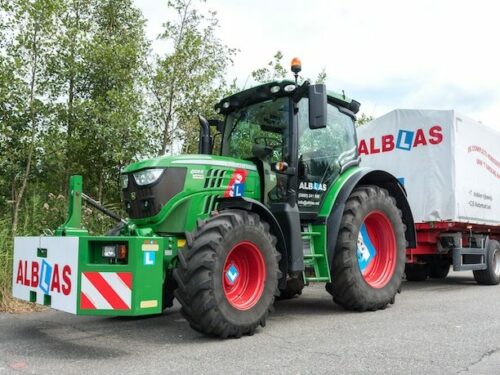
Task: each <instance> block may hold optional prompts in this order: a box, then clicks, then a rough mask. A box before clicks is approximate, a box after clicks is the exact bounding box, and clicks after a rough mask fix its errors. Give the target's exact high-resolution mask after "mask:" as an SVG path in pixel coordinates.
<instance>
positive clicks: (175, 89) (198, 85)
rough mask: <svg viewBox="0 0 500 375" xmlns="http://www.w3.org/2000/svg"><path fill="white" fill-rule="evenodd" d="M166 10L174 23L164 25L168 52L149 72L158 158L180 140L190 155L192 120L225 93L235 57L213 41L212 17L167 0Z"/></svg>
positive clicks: (185, 0)
mask: <svg viewBox="0 0 500 375" xmlns="http://www.w3.org/2000/svg"><path fill="white" fill-rule="evenodd" d="M168 6H169V8H170V9H172V10H174V11H175V14H176V19H175V20H173V21H170V20H169V21H167V22H165V24H164V25H163V26H164V32H163V33H162V34H161V35H160V38H161V39H162V40H163V41H165V42H167V43H171V44H172V46H173V47H172V50H171V51H170V52H169V53H167V54H166V55H164V56H158V57H156V59H155V61H154V63H153V64H152V66H151V67H150V78H151V81H150V89H151V93H152V97H153V100H152V101H151V107H150V118H151V122H152V124H153V125H154V126H155V128H156V129H157V133H158V139H159V142H158V149H159V153H160V154H162V155H163V154H166V153H167V152H171V153H172V152H173V151H174V150H173V149H174V148H175V147H174V146H175V145H176V144H181V143H182V142H183V141H184V145H183V149H184V151H186V152H193V151H195V148H196V142H195V139H196V138H197V136H196V134H197V131H198V124H197V120H196V115H197V114H201V113H203V114H204V115H207V116H211V115H213V114H214V113H213V105H214V104H215V102H216V101H217V100H218V99H220V97H221V96H223V95H224V94H225V93H226V91H227V89H226V80H225V78H224V75H225V71H226V68H227V67H228V66H229V65H230V64H232V57H233V56H234V54H235V52H236V50H235V49H232V48H229V47H228V46H226V45H225V44H223V43H222V42H221V40H220V39H219V38H218V37H217V36H216V30H217V27H218V20H217V18H216V13H215V12H212V11H209V12H208V14H206V15H205V14H201V13H200V12H199V11H198V10H197V9H196V8H195V7H194V6H193V4H192V1H191V0H171V1H169V2H168Z"/></svg>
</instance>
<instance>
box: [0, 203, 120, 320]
mask: <svg viewBox="0 0 500 375" xmlns="http://www.w3.org/2000/svg"><path fill="white" fill-rule="evenodd" d="M106 207H107V208H109V209H111V210H114V211H119V210H120V205H119V204H110V205H106ZM66 212H67V203H66V199H65V198H64V197H63V196H61V195H58V196H55V195H53V194H48V196H47V197H46V198H43V199H42V198H41V196H40V195H39V194H37V193H35V194H32V195H31V196H30V199H28V200H27V202H26V204H25V206H24V207H23V210H22V212H21V215H20V220H19V232H18V236H33V235H35V236H37V235H41V234H46V235H50V231H48V230H47V228H50V229H51V230H54V229H56V228H57V227H58V226H59V225H60V224H61V223H63V222H64V221H65V218H66ZM82 221H83V225H84V226H85V227H86V228H88V230H89V233H90V234H102V233H105V232H106V231H107V230H108V229H110V228H112V227H113V226H114V225H115V223H114V222H113V221H112V220H111V219H109V218H108V217H107V216H105V215H102V214H101V213H98V212H96V210H93V209H90V208H88V207H85V208H84V209H83V210H82ZM11 232H12V230H11V218H10V216H9V215H5V216H4V217H0V312H2V311H3V312H14V313H17V312H25V311H40V310H43V307H42V308H41V307H40V306H38V305H35V304H32V303H27V302H22V301H20V300H17V299H15V298H13V297H12V287H11V284H12V262H13V251H14V241H13V238H12V235H11Z"/></svg>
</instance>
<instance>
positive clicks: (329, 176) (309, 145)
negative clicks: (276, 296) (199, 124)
mask: <svg viewBox="0 0 500 375" xmlns="http://www.w3.org/2000/svg"><path fill="white" fill-rule="evenodd" d="M216 109H217V111H218V112H219V113H221V114H222V115H224V123H223V126H221V125H222V124H219V130H221V133H222V134H221V135H222V136H221V145H220V154H221V155H222V156H228V157H231V158H236V159H245V160H249V161H252V162H254V163H255V164H256V165H257V167H258V170H259V174H260V177H261V197H262V201H263V202H264V203H265V204H266V205H267V206H272V205H273V203H278V202H289V203H291V204H292V205H293V206H294V205H295V204H297V206H298V209H299V211H300V212H301V214H302V217H311V218H312V217H314V216H315V214H317V212H318V210H319V207H320V205H321V202H322V199H323V196H324V193H325V192H326V191H327V190H328V188H329V187H330V186H331V184H332V182H333V181H334V180H335V179H336V178H337V177H338V176H339V175H340V173H341V172H342V171H343V170H345V169H346V168H347V167H349V166H352V165H357V164H359V158H358V153H357V148H356V132H355V126H354V121H355V113H356V112H357V111H358V109H359V103H357V102H356V101H354V100H351V99H349V98H347V97H345V96H343V95H337V94H335V93H332V92H328V93H327V92H326V89H325V86H324V85H310V84H309V82H307V81H306V82H305V83H304V84H302V85H300V86H299V85H297V84H296V83H294V82H293V81H281V82H270V83H266V84H263V85H260V86H257V87H254V88H251V89H248V90H245V91H243V92H240V93H238V94H235V95H233V96H230V97H228V98H225V99H223V100H221V101H220V102H219V103H218V104H217V105H216ZM212 123H215V122H214V121H212Z"/></svg>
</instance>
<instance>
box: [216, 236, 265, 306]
mask: <svg viewBox="0 0 500 375" xmlns="http://www.w3.org/2000/svg"><path fill="white" fill-rule="evenodd" d="M222 277H223V288H224V294H225V296H226V298H227V300H228V302H229V303H230V304H231V306H233V307H234V308H236V309H237V310H248V309H250V308H252V307H253V306H255V304H256V303H257V302H259V300H260V298H261V296H262V294H263V292H264V284H265V280H266V266H265V262H264V257H263V255H262V253H261V251H260V250H259V248H258V247H257V245H255V244H254V243H253V242H250V241H242V242H239V243H237V244H236V245H235V246H234V247H233V248H232V249H231V251H230V252H229V254H228V255H227V258H226V261H225V264H224V269H223V275H222Z"/></svg>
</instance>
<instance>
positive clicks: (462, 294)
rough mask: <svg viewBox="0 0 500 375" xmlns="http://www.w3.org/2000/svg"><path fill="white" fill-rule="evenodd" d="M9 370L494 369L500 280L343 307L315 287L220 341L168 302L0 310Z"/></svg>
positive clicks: (418, 288) (498, 352)
mask: <svg viewBox="0 0 500 375" xmlns="http://www.w3.org/2000/svg"><path fill="white" fill-rule="evenodd" d="M11 373H12V374H16V373H29V374H31V373H33V374H90V373H92V374H159V373H162V374H168V373H184V374H198V373H218V374H219V373H222V374H239V373H251V374H261V373H286V374H325V373H336V374H343V373H347V374H350V373H370V374H378V373H380V374H457V373H458V374H468V373H470V374H488V375H492V374H500V286H493V287H491V286H478V285H477V284H476V283H475V282H474V280H473V278H472V274H471V273H452V274H451V276H449V277H448V278H447V279H446V280H440V281H427V282H425V283H410V282H405V283H404V284H403V293H402V294H400V295H398V297H397V300H396V304H395V305H393V306H390V307H389V308H387V309H386V310H383V311H377V312H368V313H352V312H346V311H344V310H342V309H341V308H339V307H338V306H336V305H335V304H333V302H332V301H331V298H330V296H329V295H328V294H327V293H326V292H325V291H324V289H323V287H322V285H316V286H312V287H308V288H306V290H305V291H304V293H303V295H302V296H301V297H300V298H296V299H293V300H290V301H283V302H278V303H277V304H276V311H275V313H274V314H272V315H271V317H270V319H269V321H268V324H267V327H265V328H263V329H262V328H261V329H259V330H258V331H257V332H256V334H255V335H254V336H252V337H248V336H247V337H243V338H241V339H230V340H220V339H210V338H206V337H203V336H202V335H200V334H198V333H196V332H194V331H192V330H191V329H190V328H189V326H188V324H187V323H186V321H185V320H184V319H182V317H181V315H180V313H179V306H177V305H176V306H174V308H173V309H172V310H170V311H169V312H167V313H166V314H164V315H161V316H156V317H150V318H142V319H137V318H134V319H130V318H95V317H76V316H72V315H69V314H65V313H60V312H55V311H52V310H49V311H45V312H42V313H31V314H20V315H10V314H0V375H4V374H11Z"/></svg>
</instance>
